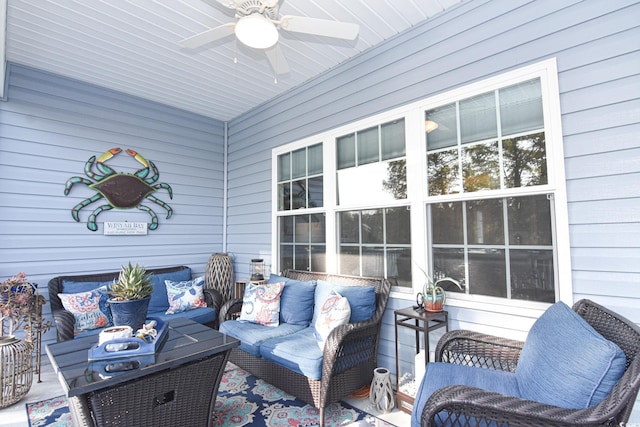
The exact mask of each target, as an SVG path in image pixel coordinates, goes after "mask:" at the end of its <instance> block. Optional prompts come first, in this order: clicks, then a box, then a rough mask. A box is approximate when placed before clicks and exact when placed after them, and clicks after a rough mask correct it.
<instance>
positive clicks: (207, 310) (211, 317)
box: [147, 307, 218, 325]
mask: <svg viewBox="0 0 640 427" xmlns="http://www.w3.org/2000/svg"><path fill="white" fill-rule="evenodd" d="M147 317H157V318H160V319H162V320H164V321H165V322H167V321H169V320H172V319H177V318H181V319H190V320H193V321H194V322H197V323H202V324H203V325H206V324H207V323H211V322H214V321H215V320H216V318H217V317H218V312H217V310H216V309H215V308H213V307H200V308H193V309H191V310H187V311H180V312H178V313H175V314H166V312H164V311H151V310H149V311H148V312H147Z"/></svg>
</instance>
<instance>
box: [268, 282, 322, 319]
mask: <svg viewBox="0 0 640 427" xmlns="http://www.w3.org/2000/svg"><path fill="white" fill-rule="evenodd" d="M279 282H284V290H283V291H282V296H281V297H280V323H291V324H293V325H302V326H309V324H310V323H311V319H312V317H313V303H314V301H315V300H314V295H315V290H316V281H315V280H310V281H302V280H294V279H289V278H288V277H283V276H278V275H276V274H271V275H270V276H269V283H279Z"/></svg>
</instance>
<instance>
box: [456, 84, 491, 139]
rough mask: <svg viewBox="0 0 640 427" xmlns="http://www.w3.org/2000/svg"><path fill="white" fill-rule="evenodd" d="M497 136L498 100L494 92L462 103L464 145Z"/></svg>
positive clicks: (461, 133)
mask: <svg viewBox="0 0 640 427" xmlns="http://www.w3.org/2000/svg"><path fill="white" fill-rule="evenodd" d="M497 136H498V122H497V117H496V98H495V95H494V93H493V92H489V93H484V94H482V95H478V96H474V97H473V98H468V99H465V100H462V101H460V140H461V142H462V143H463V144H464V143H467V142H473V141H481V140H484V139H489V138H496V137H497Z"/></svg>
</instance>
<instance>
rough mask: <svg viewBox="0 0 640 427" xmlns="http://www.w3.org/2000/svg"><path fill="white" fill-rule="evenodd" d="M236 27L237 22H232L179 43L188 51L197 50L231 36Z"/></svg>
mask: <svg viewBox="0 0 640 427" xmlns="http://www.w3.org/2000/svg"><path fill="white" fill-rule="evenodd" d="M235 26H236V24H235V22H230V23H228V24H224V25H220V26H219V27H215V28H211V29H209V30H206V31H203V32H201V33H198V34H196V35H193V36H191V37H187V38H186V39H184V40H180V41H179V42H178V43H180V45H181V46H182V47H185V48H187V49H195V48H197V47H200V46H203V45H205V44H207V43H211V42H215V41H217V40H220V39H222V38H224V37H227V36H230V35H231V34H233V30H234V28H235Z"/></svg>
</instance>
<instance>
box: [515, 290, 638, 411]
mask: <svg viewBox="0 0 640 427" xmlns="http://www.w3.org/2000/svg"><path fill="white" fill-rule="evenodd" d="M625 364H626V357H625V354H624V352H623V351H622V350H621V349H620V347H618V346H617V345H615V344H614V343H612V342H611V341H608V340H606V339H605V338H604V337H603V336H602V335H600V334H599V333H598V332H596V330H595V329H593V328H592V327H591V325H589V324H588V323H587V322H586V321H585V320H584V319H583V318H582V317H580V316H579V315H578V314H577V313H576V312H575V311H573V310H572V309H571V308H569V306H567V305H566V304H564V303H563V302H557V303H555V304H554V305H552V306H551V307H549V308H548V309H547V310H546V311H545V312H544V313H543V314H542V316H540V318H539V319H538V320H536V322H535V323H534V324H533V327H532V328H531V330H530V331H529V335H528V336H527V339H526V341H525V344H524V347H523V349H522V353H521V355H520V360H519V361H518V366H517V368H516V372H515V374H516V379H517V381H518V387H519V388H520V396H521V397H522V398H525V399H530V400H534V401H536V402H541V403H547V404H550V405H554V406H560V407H563V408H571V409H579V408H587V407H589V406H592V405H595V404H597V403H599V402H601V401H602V400H603V399H604V398H605V397H606V396H607V395H608V394H609V393H610V392H611V390H612V389H613V387H614V385H615V384H616V382H617V381H618V380H619V379H620V377H621V376H622V373H623V372H624V369H625Z"/></svg>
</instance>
